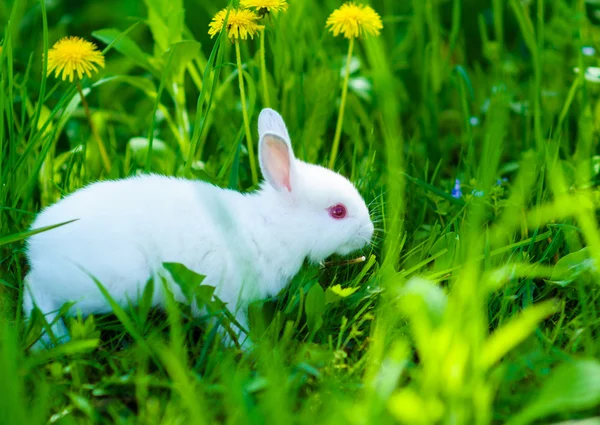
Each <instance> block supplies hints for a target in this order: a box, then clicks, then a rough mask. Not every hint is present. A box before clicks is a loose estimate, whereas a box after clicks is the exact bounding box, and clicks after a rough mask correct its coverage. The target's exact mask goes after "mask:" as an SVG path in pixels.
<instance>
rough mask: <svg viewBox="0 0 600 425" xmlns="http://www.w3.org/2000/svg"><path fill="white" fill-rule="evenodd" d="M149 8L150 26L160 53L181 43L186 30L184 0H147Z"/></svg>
mask: <svg viewBox="0 0 600 425" xmlns="http://www.w3.org/2000/svg"><path fill="white" fill-rule="evenodd" d="M144 3H146V7H148V25H149V26H150V31H152V37H154V41H155V42H156V44H157V45H158V46H157V48H158V50H159V51H160V53H163V52H165V51H166V50H167V49H168V48H169V46H170V45H171V44H173V43H176V42H178V41H181V36H182V34H183V29H184V28H185V22H184V10H183V1H182V0H145V1H144Z"/></svg>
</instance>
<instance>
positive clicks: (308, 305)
mask: <svg viewBox="0 0 600 425" xmlns="http://www.w3.org/2000/svg"><path fill="white" fill-rule="evenodd" d="M304 311H305V312H306V324H307V325H308V330H309V331H310V332H312V333H314V332H316V331H318V330H319V329H320V328H321V326H322V325H323V313H324V312H325V292H324V291H323V288H321V285H319V284H318V283H317V284H316V285H313V287H312V288H310V290H309V291H308V294H306V301H305V304H304Z"/></svg>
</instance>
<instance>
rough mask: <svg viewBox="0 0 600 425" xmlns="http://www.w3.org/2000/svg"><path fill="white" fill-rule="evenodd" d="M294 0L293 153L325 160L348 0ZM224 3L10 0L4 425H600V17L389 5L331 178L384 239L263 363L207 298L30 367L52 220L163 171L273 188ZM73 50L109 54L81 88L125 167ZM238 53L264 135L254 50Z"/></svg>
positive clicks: (266, 314)
mask: <svg viewBox="0 0 600 425" xmlns="http://www.w3.org/2000/svg"><path fill="white" fill-rule="evenodd" d="M289 3H290V6H289V10H288V11H287V13H285V14H280V15H279V16H278V17H277V18H276V19H274V20H273V21H272V22H271V23H270V24H269V25H268V29H267V39H266V53H267V54H266V66H267V71H268V81H267V83H268V90H269V97H270V101H271V104H272V105H271V106H272V107H274V108H275V109H277V110H278V111H280V112H281V113H282V115H283V116H284V118H285V120H286V122H287V124H288V127H289V130H290V134H291V136H292V141H293V143H294V147H295V151H296V154H297V156H298V157H299V158H301V159H304V160H306V161H309V162H313V163H318V164H322V165H326V164H327V163H328V162H329V160H330V158H329V154H330V152H331V142H332V140H333V136H334V132H335V125H336V119H337V113H338V102H339V97H340V94H341V83H342V79H343V75H344V74H343V67H344V65H345V61H346V57H345V55H346V52H347V48H348V45H347V41H346V40H344V39H337V38H334V37H333V36H332V35H331V34H330V33H328V32H327V31H325V29H324V25H325V21H326V18H327V16H328V14H329V13H330V12H331V11H332V10H333V9H335V8H336V7H338V6H339V5H340V4H341V3H340V2H338V1H334V0H325V1H317V0H289ZM525 3H529V5H528V6H524V4H525ZM225 5H226V2H225V0H222V1H205V0H196V1H186V2H185V4H183V3H182V1H181V0H179V1H171V0H146V1H145V2H141V1H138V0H104V1H102V2H100V1H88V2H77V1H62V2H61V1H58V2H46V3H44V2H41V1H40V2H34V1H28V0H2V1H0V23H2V25H3V26H2V28H1V29H0V31H1V32H0V39H2V45H3V50H2V53H1V54H0V72H1V74H0V284H1V285H0V311H1V314H2V316H1V317H2V319H1V321H0V423H1V424H2V425H12V424H19V425H20V424H50V423H51V424H55V423H56V424H96V423H98V424H100V423H118V424H208V423H215V422H222V423H232V424H233V423H236V424H237V423H240V424H241V423H253V424H258V423H281V424H287V423H302V424H304V423H306V424H313V423H332V424H333V423H335V424H338V423H352V424H362V423H365V424H369V423H378V424H379V423H381V424H385V423H402V424H409V425H412V424H416V425H418V424H504V423H507V424H510V425H519V424H528V423H558V422H561V421H566V420H573V421H574V422H570V423H580V424H598V423H600V416H598V415H599V413H598V412H599V409H600V287H599V282H600V272H599V271H598V266H596V264H598V262H599V261H600V229H599V226H598V218H597V213H596V209H597V207H598V205H599V204H600V191H599V190H598V186H597V185H598V181H599V178H600V156H598V155H597V152H598V147H597V142H598V134H599V132H598V122H600V115H599V114H600V112H599V111H600V109H599V105H600V103H599V102H600V89H599V87H600V86H599V85H598V84H599V83H598V81H597V80H595V79H594V78H593V77H588V78H584V74H583V73H575V72H574V71H573V69H574V68H575V67H578V68H580V69H584V68H587V67H594V66H599V65H600V55H599V52H600V26H598V25H599V24H600V22H599V21H598V19H597V18H596V17H595V16H596V15H595V13H597V12H600V7H599V6H597V5H595V3H594V2H593V1H584V0H572V1H571V0H554V1H548V0H546V1H544V0H534V1H531V2H523V1H520V0H506V1H503V0H490V1H485V0H447V1H435V0H413V1H412V2H410V1H397V0H373V1H372V2H371V5H372V6H373V7H374V8H375V10H377V11H378V12H379V13H380V14H381V15H382V17H383V23H384V30H383V31H382V34H381V36H380V37H370V38H366V39H364V40H358V41H357V43H356V45H355V49H354V60H355V62H354V63H355V65H356V69H354V70H353V72H352V74H351V75H350V89H349V92H348V99H347V104H346V110H345V119H344V126H343V129H342V137H341V144H340V149H339V155H338V157H337V159H336V167H337V168H336V169H337V170H338V171H340V172H341V173H342V174H344V175H346V176H348V177H349V178H351V179H352V180H353V181H354V182H355V183H356V185H357V187H358V188H359V190H360V192H361V193H362V194H363V196H364V197H365V199H366V200H367V202H368V203H369V205H370V207H371V209H372V214H373V217H374V218H375V219H376V220H377V225H376V227H377V228H378V229H379V230H378V231H377V235H376V237H375V239H374V246H373V247H372V248H369V249H368V250H366V251H365V255H366V256H367V261H366V262H365V263H362V264H354V265H350V266H344V267H341V266H340V267H328V268H325V269H320V268H319V267H317V266H311V265H308V264H307V265H306V266H305V267H304V268H303V270H302V271H301V272H300V273H299V275H298V276H297V277H296V278H295V279H294V281H293V282H292V284H291V285H290V287H289V288H287V289H286V290H284V291H283V292H282V293H281V294H279V295H278V296H277V297H275V298H273V299H269V300H264V301H262V302H259V303H256V305H254V306H253V307H252V309H251V319H252V320H251V329H250V332H251V334H252V335H253V337H254V340H255V341H256V345H255V348H254V350H253V351H251V352H245V353H244V352H241V351H240V350H237V349H235V348H230V349H228V348H223V347H222V346H220V345H219V341H218V338H217V334H216V333H215V332H214V331H212V330H211V328H210V326H209V323H210V321H211V319H212V318H213V316H217V317H218V318H220V320H222V321H223V323H225V324H227V323H229V318H228V317H229V316H228V315H227V314H226V312H225V311H224V309H223V308H222V306H220V305H219V304H218V303H217V302H213V301H211V300H210V293H209V292H202V294H201V295H202V296H203V299H204V301H205V302H206V303H208V307H209V308H208V313H207V315H206V316H204V317H201V318H192V317H191V315H190V312H189V307H186V306H185V305H178V304H177V303H175V302H174V301H173V300H170V302H168V303H167V308H166V309H165V310H164V311H159V310H155V309H151V308H149V306H148V305H149V304H148V302H147V298H144V299H143V300H142V301H141V303H140V305H139V306H138V307H134V308H131V309H125V310H123V309H117V310H115V313H114V314H110V315H102V316H95V317H89V318H86V317H78V318H75V319H73V320H72V321H71V324H70V327H71V333H72V335H73V340H72V341H71V342H69V343H67V344H64V345H61V346H58V347H56V348H54V349H52V350H49V351H44V352H38V353H33V354H32V353H29V352H27V351H26V348H27V347H28V346H29V345H30V344H31V342H32V341H33V340H34V339H35V338H36V336H37V335H39V333H40V331H41V328H42V326H43V325H44V323H43V322H44V321H43V320H42V318H41V317H35V318H34V320H33V321H32V322H29V323H27V322H25V321H24V320H23V318H22V315H21V311H20V298H21V288H22V283H23V282H22V280H23V276H24V274H25V272H26V269H27V266H26V263H25V260H24V255H23V244H22V242H23V240H24V238H25V237H27V235H28V233H27V231H28V228H29V227H28V226H29V224H30V223H31V221H32V219H33V217H34V216H35V214H36V213H37V212H38V211H39V210H40V209H42V208H43V207H45V206H47V205H49V204H51V203H52V202H54V201H56V200H58V199H59V198H60V197H61V196H63V195H65V194H67V193H70V192H72V191H74V190H76V189H77V188H79V187H81V186H83V185H85V184H87V183H89V182H92V181H96V180H98V179H107V178H118V177H124V176H128V175H132V174H136V173H144V172H158V173H164V174H169V175H180V176H187V177H189V178H194V179H199V180H205V181H210V182H213V183H215V184H218V185H219V186H222V187H231V188H235V189H238V190H241V191H247V190H252V189H253V184H252V178H251V174H250V164H249V156H248V151H247V149H246V145H245V142H244V125H243V119H242V110H241V102H240V95H239V87H238V74H237V72H238V71H237V66H236V63H235V60H236V58H235V49H234V46H233V45H231V43H229V42H228V41H227V40H225V39H223V40H221V41H218V39H217V38H215V39H210V38H209V37H208V35H207V30H208V23H209V21H210V18H211V16H212V15H213V14H214V13H216V12H217V11H218V10H219V9H220V8H222V7H224V6H225ZM65 35H79V36H82V37H85V38H87V39H88V40H94V41H95V42H96V43H98V45H99V46H101V48H102V49H105V53H106V68H105V69H103V70H102V71H101V72H100V73H99V74H98V75H95V76H94V77H93V78H92V79H84V80H83V81H82V85H83V87H84V91H85V93H86V96H87V100H88V103H89V104H90V107H91V110H92V115H93V120H94V125H95V126H96V128H97V129H98V131H99V133H100V135H101V137H102V140H103V141H104V143H105V144H106V145H107V146H108V151H109V156H110V160H111V164H112V168H111V172H110V173H107V172H106V171H105V169H104V166H103V163H102V160H101V157H100V154H99V151H98V148H97V143H96V140H95V139H94V137H93V134H92V132H91V130H90V126H89V123H88V121H87V120H86V116H85V114H84V110H83V108H82V105H81V103H80V99H79V97H78V95H77V91H76V89H75V86H73V85H70V84H68V83H63V82H60V81H58V80H56V79H54V78H53V77H49V78H48V79H46V77H44V74H45V73H44V70H45V69H46V66H47V64H46V63H45V62H44V60H43V57H44V56H43V52H44V51H46V50H47V48H48V47H51V46H52V44H53V43H54V42H56V41H57V40H58V39H59V38H60V37H62V36H65ZM240 47H241V55H242V61H243V70H244V71H243V72H244V78H245V83H246V96H247V105H248V109H249V118H250V121H251V127H252V128H255V126H256V119H257V116H258V113H259V111H260V109H261V108H262V107H263V104H264V103H263V94H262V93H263V89H262V87H261V80H260V67H261V66H260V56H259V40H258V39H255V40H250V41H247V42H244V43H243V44H242V45H241V46H240ZM584 47H594V48H595V49H596V51H594V52H592V53H591V54H590V53H588V50H589V49H584ZM584 52H586V54H584ZM254 136H255V135H254ZM254 138H255V137H254ZM456 179H459V180H460V182H461V190H462V196H461V197H459V198H455V197H452V196H451V193H452V189H453V187H454V185H455V180H456ZM502 179H505V180H502ZM498 183H500V184H498ZM57 224H58V223H57ZM173 267H176V266H173ZM180 275H181V276H183V277H181V279H182V284H186V283H189V282H190V279H189V277H188V278H186V277H185V276H186V274H185V273H184V272H181V274H180ZM192 280H193V278H192ZM160 284H161V283H160V282H154V285H160ZM334 285H340V286H341V288H353V289H355V291H354V292H352V291H346V292H345V293H343V295H345V296H340V295H339V294H338V293H339V291H335V290H332V289H331V288H332V287H333V286H334ZM149 289H151V288H149ZM350 292H352V293H350ZM106 296H108V297H110V295H109V294H107V295H106ZM145 300H146V301H145ZM594 418H595V419H594ZM586 419H587V420H586Z"/></svg>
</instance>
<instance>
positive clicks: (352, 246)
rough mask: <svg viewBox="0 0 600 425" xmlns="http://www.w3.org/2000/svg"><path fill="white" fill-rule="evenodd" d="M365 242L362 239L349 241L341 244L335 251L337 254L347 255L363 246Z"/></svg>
mask: <svg viewBox="0 0 600 425" xmlns="http://www.w3.org/2000/svg"><path fill="white" fill-rule="evenodd" d="M366 244H367V243H366V242H364V241H350V242H346V243H345V244H343V245H341V246H340V247H339V248H338V249H337V250H336V251H335V253H336V254H338V255H348V254H351V253H353V252H354V251H358V250H359V249H361V248H363V247H364V246H365V245H366Z"/></svg>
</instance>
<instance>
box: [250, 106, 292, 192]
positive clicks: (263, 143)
mask: <svg viewBox="0 0 600 425" xmlns="http://www.w3.org/2000/svg"><path fill="white" fill-rule="evenodd" d="M258 133H259V137H260V141H259V143H258V159H259V162H260V169H261V171H262V173H263V176H264V177H265V180H267V181H268V182H269V184H270V185H271V186H273V187H274V188H275V189H277V190H283V189H286V190H287V191H288V192H291V191H292V183H291V174H292V168H293V163H294V151H293V150H292V144H291V142H290V136H289V134H288V131H287V128H286V127H285V123H284V122H283V119H282V118H281V115H279V114H278V113H277V112H275V111H274V110H272V109H263V110H262V112H261V113H260V116H259V117H258Z"/></svg>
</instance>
